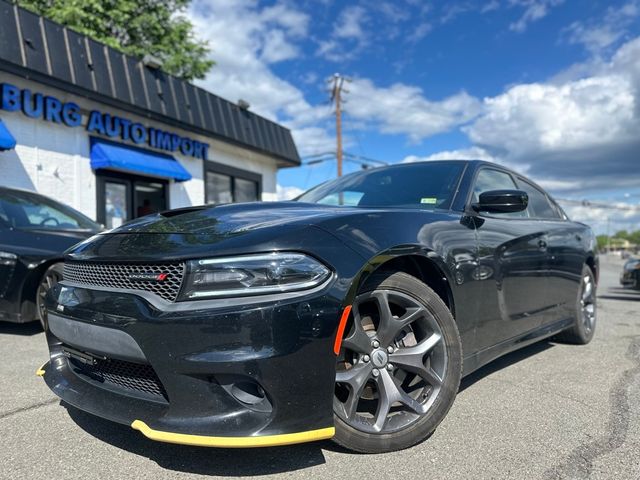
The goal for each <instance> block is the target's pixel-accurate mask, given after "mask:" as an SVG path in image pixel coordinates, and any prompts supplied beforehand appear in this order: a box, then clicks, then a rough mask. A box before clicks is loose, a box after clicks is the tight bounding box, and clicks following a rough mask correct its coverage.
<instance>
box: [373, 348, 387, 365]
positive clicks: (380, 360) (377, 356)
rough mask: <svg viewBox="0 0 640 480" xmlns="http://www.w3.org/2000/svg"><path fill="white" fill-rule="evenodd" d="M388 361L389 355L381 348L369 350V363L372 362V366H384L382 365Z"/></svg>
mask: <svg viewBox="0 0 640 480" xmlns="http://www.w3.org/2000/svg"><path fill="white" fill-rule="evenodd" d="M388 361H389V355H388V354H387V352H386V351H385V350H382V349H381V348H379V349H377V350H374V351H373V352H371V363H373V366H374V367H376V368H384V366H385V365H386V364H387V362H388Z"/></svg>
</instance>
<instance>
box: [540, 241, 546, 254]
mask: <svg viewBox="0 0 640 480" xmlns="http://www.w3.org/2000/svg"><path fill="white" fill-rule="evenodd" d="M538 248H539V249H540V250H542V251H543V252H544V251H545V250H546V249H547V242H545V241H544V240H538Z"/></svg>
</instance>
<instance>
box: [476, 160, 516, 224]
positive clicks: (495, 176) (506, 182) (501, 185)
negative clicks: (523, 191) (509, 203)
mask: <svg viewBox="0 0 640 480" xmlns="http://www.w3.org/2000/svg"><path fill="white" fill-rule="evenodd" d="M517 188H518V187H517V186H516V182H514V181H513V178H511V175H509V174H508V173H506V172H501V171H500V170H494V169H492V168H483V169H482V170H480V171H479V172H478V176H477V177H476V183H475V185H474V187H473V198H472V199H471V202H472V203H475V202H477V201H478V200H479V199H480V194H481V193H484V192H489V191H491V190H516V189H517ZM491 216H496V217H526V216H527V214H526V212H507V213H492V214H491Z"/></svg>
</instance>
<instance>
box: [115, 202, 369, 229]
mask: <svg viewBox="0 0 640 480" xmlns="http://www.w3.org/2000/svg"><path fill="white" fill-rule="evenodd" d="M361 212H362V209H359V208H349V207H332V206H325V205H318V204H315V203H298V202H254V203H239V204H230V205H219V206H203V207H190V208H183V209H177V210H170V211H168V212H163V213H159V214H156V215H149V216H146V217H142V218H139V219H137V220H134V221H132V222H128V223H127V224H125V225H123V226H121V227H119V228H117V229H114V230H111V231H109V232H106V233H107V234H123V233H161V234H180V233H183V234H194V235H221V236H225V235H230V234H234V233H241V232H247V231H252V230H259V229H266V228H273V227H277V226H282V225H296V224H297V225H313V224H317V223H318V222H321V221H322V219H323V218H328V217H331V218H335V217H336V216H346V215H352V214H354V213H361Z"/></svg>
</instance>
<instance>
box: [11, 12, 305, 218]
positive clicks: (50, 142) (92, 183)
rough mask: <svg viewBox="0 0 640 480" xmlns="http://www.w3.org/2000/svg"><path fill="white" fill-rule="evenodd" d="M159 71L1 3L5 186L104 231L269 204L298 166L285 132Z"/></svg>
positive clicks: (150, 62) (148, 60) (152, 64)
mask: <svg viewBox="0 0 640 480" xmlns="http://www.w3.org/2000/svg"><path fill="white" fill-rule="evenodd" d="M157 63H158V62H157V61H156V60H155V59H153V58H145V59H142V60H141V59H138V58H135V57H132V56H127V55H124V54H122V53H120V52H118V51H116V50H114V49H112V48H110V47H108V46H106V45H104V44H101V43H98V42H96V41H94V40H92V39H90V38H88V37H86V36H83V35H80V34H78V33H76V32H74V31H73V30H70V29H67V28H65V27H62V26H61V25H59V24H56V23H54V22H51V21H49V20H47V19H45V18H42V17H40V16H37V15H34V14H32V13H31V12H29V11H27V10H24V9H22V8H19V7H17V6H15V5H13V4H10V3H8V2H5V1H4V0H0V185H3V186H9V187H17V188H23V189H28V190H33V191H37V192H39V193H42V194H44V195H47V196H49V197H52V198H54V199H56V200H58V201H60V202H63V203H66V204H67V205H70V206H72V207H74V208H76V209H77V210H79V211H81V212H82V213H84V214H85V215H87V216H89V217H91V218H94V219H96V220H97V221H98V222H100V223H103V224H105V226H107V227H108V228H111V227H116V226H118V225H120V224H121V223H122V222H124V221H126V220H129V219H131V218H135V217H137V216H141V215H144V214H147V213H151V212H155V211H160V210H165V209H168V208H178V207H184V206H190V205H199V204H203V203H212V204H217V203H229V202H243V201H255V200H275V199H276V175H277V171H278V169H279V168H286V167H292V166H298V165H300V157H299V155H298V152H297V150H296V147H295V144H294V142H293V139H292V137H291V133H290V132H289V130H288V129H286V128H285V127H283V126H281V125H278V124H276V123H274V122H272V121H270V120H268V119H265V118H263V117H261V116H259V115H256V114H255V113H253V112H251V111H249V107H248V105H247V104H245V103H244V102H238V104H236V103H232V102H229V101H227V100H224V99H222V98H220V97H218V96H216V95H214V94H212V93H209V92H207V91H205V90H203V89H201V88H198V87H196V86H194V85H192V84H191V83H189V82H186V81H184V80H181V79H178V78H176V77H173V76H171V75H168V74H166V73H164V72H163V71H162V70H161V69H159V68H158V67H159V65H158V64H157ZM214 68H215V67H214Z"/></svg>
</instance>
